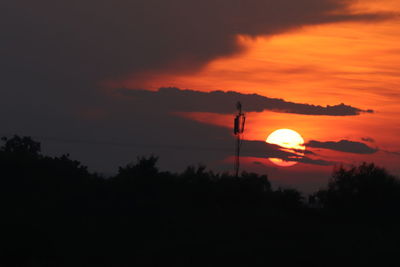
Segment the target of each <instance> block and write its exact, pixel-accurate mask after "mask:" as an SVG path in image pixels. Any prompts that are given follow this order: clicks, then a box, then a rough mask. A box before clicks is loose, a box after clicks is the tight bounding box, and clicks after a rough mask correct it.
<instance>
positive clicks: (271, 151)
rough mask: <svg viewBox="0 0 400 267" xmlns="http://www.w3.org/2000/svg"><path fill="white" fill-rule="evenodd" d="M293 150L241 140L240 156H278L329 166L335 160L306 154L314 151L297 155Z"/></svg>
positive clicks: (288, 159)
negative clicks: (326, 159)
mask: <svg viewBox="0 0 400 267" xmlns="http://www.w3.org/2000/svg"><path fill="white" fill-rule="evenodd" d="M295 152H296V151H293V153H291V152H289V151H285V150H282V148H281V147H280V146H277V145H273V144H268V143H266V142H261V141H243V147H242V156H245V157H256V158H279V159H282V160H286V161H296V162H301V163H306V164H313V165H320V166H330V165H334V164H335V162H331V161H325V160H322V159H312V158H310V157H308V156H307V155H313V154H314V153H312V152H311V153H308V152H307V151H304V152H305V153H304V154H305V156H299V155H297V154H296V153H295Z"/></svg>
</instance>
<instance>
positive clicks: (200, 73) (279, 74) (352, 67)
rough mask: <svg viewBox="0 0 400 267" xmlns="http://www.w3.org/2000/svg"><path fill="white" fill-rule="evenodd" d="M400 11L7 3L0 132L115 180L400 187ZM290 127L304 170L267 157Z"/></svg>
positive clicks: (383, 6) (292, 5)
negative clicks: (200, 173)
mask: <svg viewBox="0 0 400 267" xmlns="http://www.w3.org/2000/svg"><path fill="white" fill-rule="evenodd" d="M399 14H400V3H399V2H398V1H395V0H380V1H372V0H363V1H354V0H301V1H300V0H280V1H273V0H218V1H216V0H202V1H195V0H190V1H188V0H186V1H184V0H170V1H164V0H146V1H144V0H133V1H132V0H131V1H127V0H114V1H110V0H101V1H99V0H96V1H94V0H86V1H76V0H70V1H65V0H59V1H54V0H53V1H50V0H39V1H28V0H14V1H3V3H1V4H0V33H1V37H0V38H1V43H0V57H1V59H2V60H1V62H0V82H1V84H0V88H1V89H0V90H1V98H0V110H1V113H0V134H1V135H6V136H10V135H12V134H19V135H24V136H25V135H27V136H32V137H34V138H35V139H37V140H39V141H41V142H42V148H43V152H44V153H47V154H51V155H61V154H63V153H69V154H70V155H71V157H72V158H74V159H78V160H80V161H82V162H83V163H84V164H85V165H88V166H89V169H90V170H93V171H97V172H100V173H104V174H112V173H115V172H116V171H117V169H118V166H123V165H125V164H127V163H129V162H132V161H133V162H134V161H135V160H136V158H137V156H148V155H151V154H154V155H157V156H159V157H160V159H159V166H160V168H161V169H163V170H170V171H181V170H183V169H184V168H185V167H186V166H188V165H197V164H205V165H206V166H208V167H209V168H210V169H212V170H215V171H232V170H233V155H234V144H235V141H234V136H233V133H232V124H233V118H234V115H235V112H236V102H237V101H241V102H242V104H243V109H244V111H245V113H246V117H247V122H246V130H245V133H244V141H243V145H242V159H241V161H242V165H241V168H242V170H246V171H255V172H258V173H261V174H267V175H268V177H269V179H270V180H271V181H272V182H273V184H274V185H275V186H284V187H292V188H297V189H299V190H302V191H303V192H312V191H315V190H317V189H319V188H321V187H323V186H325V185H326V183H327V181H328V179H329V177H330V174H331V172H332V170H333V169H334V168H336V167H338V166H341V165H344V166H350V165H352V164H359V163H361V162H364V161H367V162H375V163H376V164H378V165H380V166H383V167H385V168H387V169H388V170H389V171H390V172H391V173H393V174H395V175H400V164H399V162H400V142H399V141H400V140H399V138H398V133H399V131H400V123H399V121H398V118H399V117H400V106H399V104H398V103H399V100H400V89H399V85H400V78H399V77H400V75H399V74H400V71H399V70H400V48H399V46H398V44H399V43H400V40H399V39H400V37H399V36H400V27H399V26H400V25H399V24H400V16H399ZM281 128H288V129H293V130H295V131H297V132H298V133H299V134H300V135H301V136H302V137H303V139H304V140H305V147H306V152H305V153H304V157H302V158H298V159H296V161H298V163H297V164H296V165H294V166H291V167H281V166H277V165H275V164H273V163H272V162H271V161H269V160H268V158H270V157H274V158H282V159H288V158H290V157H291V156H293V155H291V154H290V153H288V152H287V151H284V150H282V149H281V148H280V147H278V146H275V145H270V144H266V143H265V140H266V138H267V137H268V135H269V134H270V133H272V132H273V131H275V130H277V129H281Z"/></svg>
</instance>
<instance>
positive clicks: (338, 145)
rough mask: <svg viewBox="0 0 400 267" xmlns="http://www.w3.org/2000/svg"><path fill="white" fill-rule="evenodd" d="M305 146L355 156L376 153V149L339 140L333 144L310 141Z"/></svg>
mask: <svg viewBox="0 0 400 267" xmlns="http://www.w3.org/2000/svg"><path fill="white" fill-rule="evenodd" d="M306 146H307V147H313V148H324V149H330V150H335V151H340V152H347V153H356V154H374V153H376V152H377V151H378V149H377V148H372V147H370V146H368V145H366V144H364V143H361V142H355V141H348V140H341V141H339V142H334V141H328V142H319V141H314V140H312V141H310V142H308V144H306Z"/></svg>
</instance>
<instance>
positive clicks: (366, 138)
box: [361, 137, 375, 143]
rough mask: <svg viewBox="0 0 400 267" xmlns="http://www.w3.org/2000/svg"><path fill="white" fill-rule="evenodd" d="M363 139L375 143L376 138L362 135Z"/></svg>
mask: <svg viewBox="0 0 400 267" xmlns="http://www.w3.org/2000/svg"><path fill="white" fill-rule="evenodd" d="M361 140H362V141H364V142H368V143H375V140H374V139H373V138H371V137H362V138H361Z"/></svg>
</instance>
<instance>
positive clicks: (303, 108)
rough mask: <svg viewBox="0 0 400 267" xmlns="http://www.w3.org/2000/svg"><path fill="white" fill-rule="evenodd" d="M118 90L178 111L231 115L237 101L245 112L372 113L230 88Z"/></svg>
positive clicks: (346, 114) (135, 98)
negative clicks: (248, 92) (205, 89)
mask: <svg viewBox="0 0 400 267" xmlns="http://www.w3.org/2000/svg"><path fill="white" fill-rule="evenodd" d="M119 92H120V93H121V94H123V95H125V96H131V97H132V98H133V99H134V100H135V101H138V102H151V103H153V105H154V106H157V107H165V109H167V110H170V111H180V112H182V111H183V112H212V113H219V114H230V113H232V112H234V110H233V109H232V106H233V105H234V103H236V102H237V101H241V102H242V104H243V105H244V109H245V111H247V112H262V111H265V110H271V111H276V112H283V113H294V114H303V115H326V116H352V115H359V114H360V113H362V112H367V113H372V112H373V111H372V110H361V109H359V108H355V107H352V106H348V105H344V104H339V105H334V106H326V107H323V106H316V105H310V104H299V103H293V102H287V101H285V100H283V99H277V98H269V97H265V96H261V95H257V94H241V93H238V92H232V91H229V92H222V91H213V92H200V91H193V90H181V89H178V88H160V89H159V90H158V91H148V90H128V89H121V90H120V91H119Z"/></svg>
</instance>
